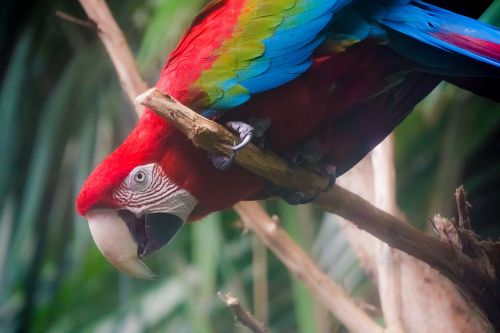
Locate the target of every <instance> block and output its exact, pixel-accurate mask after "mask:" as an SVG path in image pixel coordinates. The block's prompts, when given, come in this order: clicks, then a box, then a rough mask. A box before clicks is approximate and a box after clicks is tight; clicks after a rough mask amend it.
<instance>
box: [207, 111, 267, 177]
mask: <svg viewBox="0 0 500 333" xmlns="http://www.w3.org/2000/svg"><path fill="white" fill-rule="evenodd" d="M270 125H271V122H270V120H269V119H250V120H249V121H248V123H245V122H243V121H229V122H227V123H226V127H228V128H229V129H231V130H233V131H235V132H237V133H238V134H239V136H240V140H241V141H240V143H238V144H237V145H234V146H233V147H231V154H230V155H229V156H224V155H218V154H208V158H209V159H210V161H211V162H212V164H213V166H214V167H216V168H217V169H219V170H221V171H224V170H227V169H229V168H230V167H231V166H232V165H233V162H234V159H235V158H236V154H237V152H238V151H239V150H241V149H243V148H244V147H246V146H247V145H248V144H249V143H250V142H251V141H252V140H254V139H263V138H264V133H265V132H266V131H267V129H268V128H269V126H270Z"/></svg>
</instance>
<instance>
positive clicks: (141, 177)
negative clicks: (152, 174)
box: [134, 171, 146, 184]
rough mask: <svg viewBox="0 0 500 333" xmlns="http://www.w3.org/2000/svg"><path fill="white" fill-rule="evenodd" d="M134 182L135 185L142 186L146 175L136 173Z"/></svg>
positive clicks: (141, 172) (140, 172) (139, 172)
mask: <svg viewBox="0 0 500 333" xmlns="http://www.w3.org/2000/svg"><path fill="white" fill-rule="evenodd" d="M134 181H135V182H136V183H137V184H142V183H144V182H145V181H146V173H145V172H144V171H137V172H136V173H135V174H134Z"/></svg>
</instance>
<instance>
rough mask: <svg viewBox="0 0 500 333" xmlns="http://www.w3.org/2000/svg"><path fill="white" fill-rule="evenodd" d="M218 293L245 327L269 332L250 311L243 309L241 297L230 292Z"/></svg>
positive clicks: (261, 332)
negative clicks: (238, 297)
mask: <svg viewBox="0 0 500 333" xmlns="http://www.w3.org/2000/svg"><path fill="white" fill-rule="evenodd" d="M217 295H218V296H219V298H220V299H221V300H222V301H223V302H224V303H225V304H226V306H227V307H228V308H229V309H230V310H231V311H233V313H234V315H235V316H236V319H237V320H238V321H239V322H240V323H241V324H243V325H244V326H245V327H248V329H249V330H251V331H252V332H254V333H269V330H268V329H267V328H266V327H265V326H264V324H262V323H260V322H259V321H258V320H257V319H255V317H254V316H253V315H252V314H251V313H250V312H248V311H247V310H245V309H243V307H242V306H241V303H240V300H239V299H237V298H236V297H234V296H233V295H231V294H230V293H227V294H223V293H221V292H218V293H217Z"/></svg>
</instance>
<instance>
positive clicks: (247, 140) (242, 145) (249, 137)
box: [231, 131, 253, 152]
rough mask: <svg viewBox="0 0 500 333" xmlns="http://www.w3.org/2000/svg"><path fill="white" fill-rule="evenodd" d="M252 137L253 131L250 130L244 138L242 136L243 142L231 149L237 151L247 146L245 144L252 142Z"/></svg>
mask: <svg viewBox="0 0 500 333" xmlns="http://www.w3.org/2000/svg"><path fill="white" fill-rule="evenodd" d="M252 138H253V131H250V132H249V133H248V134H246V135H245V136H243V138H242V137H241V136H240V139H241V142H240V143H239V144H237V145H236V146H233V147H232V148H231V150H232V151H233V152H237V151H238V150H240V149H242V148H245V146H246V145H247V144H249V143H250V141H251V140H252Z"/></svg>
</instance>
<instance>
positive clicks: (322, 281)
mask: <svg viewBox="0 0 500 333" xmlns="http://www.w3.org/2000/svg"><path fill="white" fill-rule="evenodd" d="M234 208H235V210H236V212H238V214H239V215H240V216H241V218H242V220H243V222H244V223H245V225H246V226H247V227H248V228H249V229H250V230H252V231H253V232H254V233H255V234H256V235H257V236H259V238H260V239H261V240H262V242H263V243H264V244H266V246H267V247H268V248H269V249H270V250H271V251H273V253H274V254H275V255H276V256H277V257H278V258H279V259H280V260H281V262H282V263H283V264H284V265H285V266H286V267H287V268H288V270H289V271H290V272H291V273H292V274H293V275H294V276H295V277H296V278H297V279H299V280H301V281H302V282H303V283H304V284H305V285H306V286H307V287H308V288H309V289H310V290H311V292H312V293H313V294H314V296H315V298H316V299H317V300H318V301H319V302H321V303H322V304H323V305H324V306H325V307H326V308H327V309H328V310H329V311H330V312H331V313H332V314H333V315H334V316H335V317H336V318H337V319H338V320H339V321H340V322H341V323H342V324H343V325H344V326H345V327H347V329H348V330H349V331H350V332H354V333H356V332H358V333H364V332H370V333H382V332H384V329H383V328H382V327H381V326H380V325H379V324H377V323H376V322H375V321H374V320H373V319H372V318H371V317H370V316H369V315H368V314H366V312H365V311H363V310H361V308H360V307H359V306H358V304H357V303H356V302H355V301H354V300H353V299H352V297H351V296H350V295H349V294H348V293H347V292H346V291H345V290H344V289H343V288H342V287H340V286H339V285H337V284H336V283H335V282H334V281H332V280H331V279H330V278H329V277H328V276H327V275H326V274H325V273H324V272H323V271H321V269H319V268H318V266H317V265H316V264H315V263H314V261H313V260H312V259H311V257H309V256H308V255H307V254H306V253H305V252H304V251H303V250H302V249H301V248H300V246H298V245H297V244H296V243H295V242H294V241H293V240H292V239H291V238H290V236H288V234H287V233H286V232H285V231H284V230H283V229H282V228H281V227H280V226H279V224H278V223H276V221H275V220H273V219H272V218H271V217H270V216H269V215H268V214H267V213H266V212H265V211H264V209H263V208H262V207H261V206H260V205H259V204H258V203H257V202H240V203H238V204H236V205H235V206H234Z"/></svg>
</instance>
